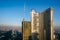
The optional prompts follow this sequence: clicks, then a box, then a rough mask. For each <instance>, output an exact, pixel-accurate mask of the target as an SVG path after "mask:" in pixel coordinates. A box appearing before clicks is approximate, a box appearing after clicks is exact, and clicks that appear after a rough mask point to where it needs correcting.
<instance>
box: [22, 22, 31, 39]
mask: <svg viewBox="0 0 60 40" xmlns="http://www.w3.org/2000/svg"><path fill="white" fill-rule="evenodd" d="M22 33H23V40H29V36H30V35H31V22H30V21H23V22H22Z"/></svg>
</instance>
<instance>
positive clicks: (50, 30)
mask: <svg viewBox="0 0 60 40" xmlns="http://www.w3.org/2000/svg"><path fill="white" fill-rule="evenodd" d="M44 30H45V33H44V34H46V40H53V38H54V37H53V36H54V21H53V9H52V8H48V9H47V10H46V11H44Z"/></svg>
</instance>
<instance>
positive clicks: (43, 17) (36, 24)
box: [22, 8, 54, 40]
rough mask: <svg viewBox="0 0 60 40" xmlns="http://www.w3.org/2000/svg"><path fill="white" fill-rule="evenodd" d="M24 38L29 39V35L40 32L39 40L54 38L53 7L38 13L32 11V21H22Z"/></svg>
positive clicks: (51, 39) (52, 39)
mask: <svg viewBox="0 0 60 40" xmlns="http://www.w3.org/2000/svg"><path fill="white" fill-rule="evenodd" d="M22 32H23V40H29V36H30V35H31V34H33V33H38V39H39V40H54V20H53V8H48V9H47V10H45V11H43V12H40V13H37V12H36V11H35V10H32V11H31V22H29V21H23V22H22Z"/></svg>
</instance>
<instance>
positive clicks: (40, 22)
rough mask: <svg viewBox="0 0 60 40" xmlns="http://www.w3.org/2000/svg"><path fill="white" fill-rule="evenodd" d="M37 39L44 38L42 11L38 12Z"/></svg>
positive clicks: (42, 39)
mask: <svg viewBox="0 0 60 40" xmlns="http://www.w3.org/2000/svg"><path fill="white" fill-rule="evenodd" d="M39 40H44V13H40V14H39Z"/></svg>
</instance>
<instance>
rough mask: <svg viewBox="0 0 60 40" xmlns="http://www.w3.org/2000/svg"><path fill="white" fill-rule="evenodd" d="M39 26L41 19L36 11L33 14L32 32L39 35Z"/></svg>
mask: <svg viewBox="0 0 60 40" xmlns="http://www.w3.org/2000/svg"><path fill="white" fill-rule="evenodd" d="M38 26H39V19H38V13H36V12H35V11H34V10H32V12H31V32H32V33H35V32H37V33H38V31H39V30H38V28H39V27H38Z"/></svg>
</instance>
